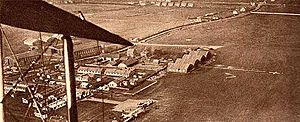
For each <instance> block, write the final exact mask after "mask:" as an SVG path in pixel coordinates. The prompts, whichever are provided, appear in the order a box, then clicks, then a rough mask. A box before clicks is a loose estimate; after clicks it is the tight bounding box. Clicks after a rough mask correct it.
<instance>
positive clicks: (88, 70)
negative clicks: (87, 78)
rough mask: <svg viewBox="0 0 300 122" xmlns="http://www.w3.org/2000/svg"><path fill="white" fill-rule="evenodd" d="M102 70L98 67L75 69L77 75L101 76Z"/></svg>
mask: <svg viewBox="0 0 300 122" xmlns="http://www.w3.org/2000/svg"><path fill="white" fill-rule="evenodd" d="M101 72H102V68H99V67H84V66H80V67H79V68H78V69H77V73H82V74H99V75H101Z"/></svg>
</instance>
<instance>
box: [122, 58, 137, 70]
mask: <svg viewBox="0 0 300 122" xmlns="http://www.w3.org/2000/svg"><path fill="white" fill-rule="evenodd" d="M137 63H138V60H137V59H134V58H129V59H128V60H126V61H124V62H121V63H120V64H119V65H118V67H120V68H126V67H131V66H133V65H135V64H137Z"/></svg>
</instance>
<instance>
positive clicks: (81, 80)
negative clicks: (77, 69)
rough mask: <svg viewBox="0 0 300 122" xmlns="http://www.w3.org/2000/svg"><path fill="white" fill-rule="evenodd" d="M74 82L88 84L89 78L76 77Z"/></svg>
mask: <svg viewBox="0 0 300 122" xmlns="http://www.w3.org/2000/svg"><path fill="white" fill-rule="evenodd" d="M75 80H76V81H80V82H88V81H89V76H77V77H75Z"/></svg>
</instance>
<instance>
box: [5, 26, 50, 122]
mask: <svg viewBox="0 0 300 122" xmlns="http://www.w3.org/2000/svg"><path fill="white" fill-rule="evenodd" d="M0 29H1V31H2V33H3V35H4V37H5V40H6V43H7V44H8V46H9V49H10V51H11V52H12V54H13V57H14V58H15V60H16V64H17V66H18V70H19V72H20V74H21V76H20V77H19V80H18V81H17V82H16V83H15V84H14V85H13V88H12V89H10V90H9V92H8V93H7V94H6V95H5V96H4V97H3V101H4V100H5V98H7V96H8V95H10V94H11V92H12V91H13V89H15V88H16V87H17V84H18V83H19V82H21V81H25V83H26V84H28V82H27V80H25V76H26V75H27V74H28V72H29V71H30V70H31V69H32V67H33V66H34V65H35V63H31V64H30V66H29V67H28V68H27V70H25V72H22V71H21V69H20V65H19V63H18V60H17V58H16V55H15V53H14V52H13V50H12V47H11V45H10V43H9V42H8V39H7V36H6V34H5V32H4V31H3V28H2V26H1V25H0ZM54 41H55V39H53V40H52V41H51V42H50V44H49V45H47V47H46V48H45V49H44V50H43V51H42V55H43V54H44V53H45V52H46V50H47V49H48V48H49V46H51V45H52V43H53V42H54ZM40 59H41V55H39V56H38V58H37V59H36V60H35V61H34V62H38V61H39V60H40ZM27 89H28V92H29V94H30V96H31V97H32V99H33V102H34V103H36V105H37V110H38V112H39V113H40V114H41V111H40V108H39V106H38V104H37V101H36V100H35V98H34V95H33V93H32V91H31V89H30V88H29V87H28V86H27ZM3 101H0V102H3ZM41 119H42V121H44V119H43V118H42V117H41Z"/></svg>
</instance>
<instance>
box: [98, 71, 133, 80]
mask: <svg viewBox="0 0 300 122" xmlns="http://www.w3.org/2000/svg"><path fill="white" fill-rule="evenodd" d="M132 71H133V70H132V69H106V70H105V71H104V74H105V75H107V76H115V77H125V78H128V77H129V76H130V75H131V74H132Z"/></svg>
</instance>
